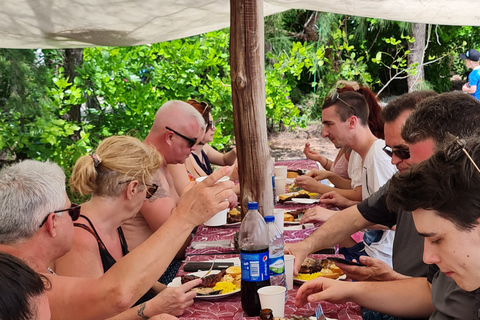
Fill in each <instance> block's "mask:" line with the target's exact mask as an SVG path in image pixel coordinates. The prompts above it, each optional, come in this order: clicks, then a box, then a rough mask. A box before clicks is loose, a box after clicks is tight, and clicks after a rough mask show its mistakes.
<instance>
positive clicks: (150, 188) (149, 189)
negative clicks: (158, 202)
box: [118, 180, 158, 199]
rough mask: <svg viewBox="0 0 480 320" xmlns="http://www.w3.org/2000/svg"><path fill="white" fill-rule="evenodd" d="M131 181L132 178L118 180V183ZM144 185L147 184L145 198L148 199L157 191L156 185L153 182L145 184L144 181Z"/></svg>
mask: <svg viewBox="0 0 480 320" xmlns="http://www.w3.org/2000/svg"><path fill="white" fill-rule="evenodd" d="M132 181H133V180H127V181H122V182H119V183H118V184H124V183H130V182H132ZM145 186H147V195H146V196H145V198H146V199H150V198H151V197H153V195H154V194H155V192H157V190H158V186H157V185H156V184H155V183H153V184H146V183H145Z"/></svg>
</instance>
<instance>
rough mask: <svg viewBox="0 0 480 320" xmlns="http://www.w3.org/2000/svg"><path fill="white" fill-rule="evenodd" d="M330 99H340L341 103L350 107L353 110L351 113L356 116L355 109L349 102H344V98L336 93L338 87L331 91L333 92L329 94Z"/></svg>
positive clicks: (334, 100) (333, 100)
mask: <svg viewBox="0 0 480 320" xmlns="http://www.w3.org/2000/svg"><path fill="white" fill-rule="evenodd" d="M330 100H331V101H332V103H335V102H337V101H338V100H340V101H342V102H343V103H345V104H346V105H347V106H348V107H349V108H350V109H352V111H353V115H354V116H355V117H356V116H357V111H355V109H354V108H353V107H352V106H351V105H350V103H348V102H346V101H345V100H343V99H342V98H340V95H339V94H338V89H335V91H333V93H332V94H331V95H330Z"/></svg>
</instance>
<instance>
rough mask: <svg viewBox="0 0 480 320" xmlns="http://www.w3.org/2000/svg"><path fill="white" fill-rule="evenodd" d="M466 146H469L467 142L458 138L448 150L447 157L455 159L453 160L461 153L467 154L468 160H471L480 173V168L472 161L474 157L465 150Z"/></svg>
mask: <svg viewBox="0 0 480 320" xmlns="http://www.w3.org/2000/svg"><path fill="white" fill-rule="evenodd" d="M466 145H467V142H466V141H465V139H458V138H456V140H455V143H454V144H452V145H451V146H450V147H449V148H448V150H446V155H447V157H448V158H450V159H453V158H455V157H457V156H458V155H459V154H460V152H461V151H463V153H465V155H466V156H467V158H468V160H470V162H471V163H472V164H473V166H474V167H475V169H477V171H478V172H480V168H479V167H478V166H477V164H476V163H475V160H473V159H472V157H471V156H470V154H469V153H468V151H467V150H466V149H465V146H466Z"/></svg>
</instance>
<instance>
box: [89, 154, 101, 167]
mask: <svg viewBox="0 0 480 320" xmlns="http://www.w3.org/2000/svg"><path fill="white" fill-rule="evenodd" d="M90 157H92V159H93V166H94V167H95V168H97V167H98V166H99V165H100V163H102V158H100V156H99V155H98V154H96V153H90Z"/></svg>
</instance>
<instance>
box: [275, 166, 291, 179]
mask: <svg viewBox="0 0 480 320" xmlns="http://www.w3.org/2000/svg"><path fill="white" fill-rule="evenodd" d="M287 169H288V167H287V166H275V169H274V172H275V177H280V178H285V179H287Z"/></svg>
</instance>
